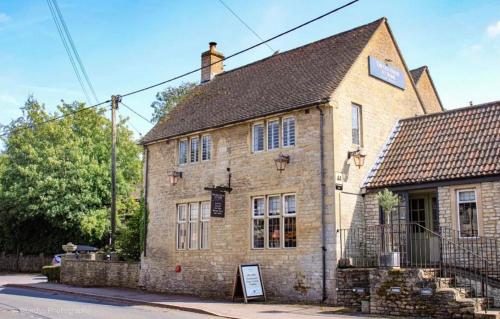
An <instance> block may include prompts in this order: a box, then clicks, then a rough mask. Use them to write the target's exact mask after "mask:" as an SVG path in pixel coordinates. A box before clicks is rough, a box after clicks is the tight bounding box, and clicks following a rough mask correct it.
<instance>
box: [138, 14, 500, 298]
mask: <svg viewBox="0 0 500 319" xmlns="http://www.w3.org/2000/svg"><path fill="white" fill-rule="evenodd" d="M223 57H224V55H223V54H222V53H221V52H219V51H217V46H216V44H215V43H213V42H212V43H210V48H209V50H208V51H206V52H204V53H202V66H203V67H204V69H203V72H202V79H201V80H202V81H201V82H202V83H201V84H200V85H199V86H198V87H196V88H195V89H194V90H193V91H192V93H191V94H190V95H189V96H188V97H187V98H185V99H184V100H183V101H182V102H181V103H179V105H178V106H177V107H175V108H174V109H173V110H172V111H171V112H170V113H169V114H168V115H167V116H166V117H165V118H164V119H162V120H161V121H160V122H159V123H158V124H157V125H156V126H155V127H154V128H153V129H152V130H151V131H150V132H149V133H148V134H147V135H146V136H145V137H144V138H143V140H142V144H143V145H144V148H145V163H146V164H145V184H146V192H145V193H146V201H147V207H148V211H149V216H148V223H147V229H146V230H147V236H146V245H145V251H144V255H143V257H142V261H141V279H140V283H141V285H142V286H143V287H144V288H146V289H149V290H156V291H166V292H170V293H189V294H197V295H202V296H215V297H222V298H227V297H230V296H231V294H232V289H233V284H234V280H235V274H236V269H237V266H238V265H240V264H244V263H258V264H260V265H261V267H262V276H263V281H264V285H265V289H266V293H267V296H268V298H271V299H275V300H286V301H308V302H322V301H326V302H330V303H333V302H336V299H337V298H336V297H337V295H338V294H341V293H342V292H341V290H339V291H337V288H338V286H337V267H338V262H339V260H342V259H345V258H347V259H349V258H351V257H350V256H347V252H346V250H345V243H346V242H347V241H346V239H345V238H341V236H340V234H341V231H340V230H341V229H353V230H354V229H357V228H360V227H365V226H366V225H367V224H368V223H371V222H373V223H377V221H381V220H380V219H379V215H377V214H378V212H379V210H378V204H377V202H376V201H377V199H376V196H375V195H374V194H375V193H374V192H373V193H370V192H371V190H372V186H373V189H374V190H376V188H377V185H376V184H375V183H376V181H377V180H378V178H379V177H378V176H382V175H380V174H382V172H383V170H382V168H383V167H384V165H383V164H382V159H381V158H383V157H380V156H379V155H380V152H381V150H382V149H385V150H387V149H388V147H389V146H390V143H387V140H388V137H389V136H392V137H393V138H397V135H396V134H395V133H394V132H395V130H401V128H402V127H404V125H405V123H411V121H413V120H412V118H414V117H415V116H418V117H416V119H417V121H418V120H419V119H425V118H433V116H436V117H438V116H440V115H439V114H441V113H436V115H426V114H429V113H435V112H440V111H442V105H441V102H440V101H439V97H438V95H437V92H436V90H435V87H434V85H433V84H432V80H431V78H430V75H429V73H428V70H427V68H423V69H422V70H420V69H417V70H420V71H419V72H416V71H412V72H410V70H409V69H408V68H407V66H406V63H405V61H404V59H403V56H402V54H401V52H400V50H399V48H398V46H397V44H396V41H395V39H394V37H393V34H392V32H391V30H390V27H389V25H388V23H387V20H386V19H385V18H382V19H379V20H376V21H374V22H372V23H369V24H366V25H363V26H361V27H357V28H355V29H352V30H349V31H345V32H342V33H339V34H336V35H334V36H332V37H329V38H326V39H323V40H320V41H317V42H313V43H310V44H307V45H305V46H302V47H299V48H296V49H293V50H290V51H286V52H283V53H279V54H275V55H273V56H270V57H268V58H265V59H263V60H260V61H257V62H254V63H251V64H248V65H245V66H243V67H240V68H237V69H234V70H230V71H224V70H223V63H222V59H223ZM417 73H419V74H417ZM414 77H415V79H416V80H415V81H414ZM442 114H443V116H444V117H446V116H449V115H447V114H451V113H442ZM408 118H410V119H408ZM403 119H406V120H403ZM422 121H423V120H422ZM395 127H396V128H395ZM490 133H491V132H490ZM497 133H498V130H497ZM437 135H438V136H441V135H439V134H437ZM497 136H498V135H497ZM426 138H427V135H424V136H422V139H423V140H424V141H425V140H426ZM452 138H455V137H450V139H447V142H446V143H451V144H453V143H454V142H453V141H452V140H451V139H452ZM496 143H497V144H496V145H497V146H498V140H497V142H496ZM446 146H448V144H446ZM391 147H392V146H391ZM429 147H431V146H429ZM422 151H423V152H427V153H429V152H430V151H429V150H428V149H427V148H425V147H423V148H422ZM427 153H423V154H422V156H424V155H425V154H427ZM429 154H430V153H429ZM433 154H434V153H433ZM496 156H497V159H498V148H497V153H496ZM403 160H404V161H409V160H410V159H409V158H404V159H403ZM372 167H375V168H376V169H372ZM366 176H370V177H369V179H368V180H367V179H366ZM384 176H385V175H384ZM390 176H392V175H390ZM383 186H384V187H385V186H387V187H391V186H392V185H383ZM433 187H434V186H433ZM443 191H444V190H443ZM214 192H215V193H219V194H224V196H223V198H224V200H225V202H224V203H223V204H222V206H218V207H217V209H214V207H213V205H212V203H211V199H212V197H211V195H212V193H214ZM366 192H367V193H366ZM365 193H366V194H365ZM488 196H489V195H488ZM442 200H444V197H443V198H441V197H440V198H439V199H437V201H439V202H441V201H442ZM220 204H221V203H220V202H219V203H217V205H220ZM369 205H373V207H371V206H369ZM401 205H402V204H401ZM401 205H400V206H401ZM494 205H498V202H496V204H494ZM373 214H376V216H378V217H374V219H373V220H370V218H369V217H368V216H372V215H373ZM360 242H361V240H360ZM343 244H344V246H343ZM356 254H358V256H360V254H359V251H357V252H356ZM370 258H371V257H370ZM351 259H352V258H351ZM351 259H350V260H351Z"/></svg>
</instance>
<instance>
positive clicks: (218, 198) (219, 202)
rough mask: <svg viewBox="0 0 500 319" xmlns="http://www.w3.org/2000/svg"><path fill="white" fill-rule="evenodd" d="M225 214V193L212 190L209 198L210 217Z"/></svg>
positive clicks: (222, 216)
mask: <svg viewBox="0 0 500 319" xmlns="http://www.w3.org/2000/svg"><path fill="white" fill-rule="evenodd" d="M225 216H226V193H225V192H223V191H217V190H212V198H211V200H210V217H219V218H224V217H225Z"/></svg>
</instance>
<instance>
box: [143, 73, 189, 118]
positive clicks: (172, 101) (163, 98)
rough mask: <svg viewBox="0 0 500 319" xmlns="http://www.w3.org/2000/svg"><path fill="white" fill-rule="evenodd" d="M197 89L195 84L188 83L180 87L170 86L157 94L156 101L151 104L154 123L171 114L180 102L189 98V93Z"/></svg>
mask: <svg viewBox="0 0 500 319" xmlns="http://www.w3.org/2000/svg"><path fill="white" fill-rule="evenodd" d="M195 87H196V84H195V83H192V82H186V83H182V84H181V85H179V86H178V87H172V86H169V87H167V88H166V89H165V90H163V91H161V92H158V93H156V101H154V102H153V103H151V107H152V108H153V117H152V119H151V120H152V121H153V122H155V123H156V122H158V121H159V120H160V119H161V118H162V117H164V116H165V115H166V114H168V112H170V111H171V110H172V109H173V108H174V107H175V106H176V105H177V104H179V102H181V101H182V100H184V99H185V98H186V97H188V96H189V93H191V92H192V90H193V89H194V88H195Z"/></svg>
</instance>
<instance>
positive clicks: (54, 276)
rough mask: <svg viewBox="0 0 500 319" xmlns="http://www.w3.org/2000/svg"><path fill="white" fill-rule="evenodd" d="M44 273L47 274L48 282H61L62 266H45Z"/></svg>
mask: <svg viewBox="0 0 500 319" xmlns="http://www.w3.org/2000/svg"><path fill="white" fill-rule="evenodd" d="M42 275H44V276H47V281H48V282H60V281H61V266H43V267H42Z"/></svg>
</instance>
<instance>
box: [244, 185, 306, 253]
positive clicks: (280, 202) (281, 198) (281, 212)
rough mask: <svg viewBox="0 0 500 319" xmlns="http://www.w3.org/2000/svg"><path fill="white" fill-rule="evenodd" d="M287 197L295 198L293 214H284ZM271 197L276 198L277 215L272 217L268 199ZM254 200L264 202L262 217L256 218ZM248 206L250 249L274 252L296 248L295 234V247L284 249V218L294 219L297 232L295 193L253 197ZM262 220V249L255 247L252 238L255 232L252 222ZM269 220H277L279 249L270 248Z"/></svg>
mask: <svg viewBox="0 0 500 319" xmlns="http://www.w3.org/2000/svg"><path fill="white" fill-rule="evenodd" d="M287 196H293V197H294V198H295V213H293V214H286V213H285V197H287ZM273 197H278V198H279V199H278V205H279V207H278V210H279V212H278V215H273V216H271V215H270V214H269V212H270V199H271V198H273ZM256 200H263V201H264V214H263V215H262V216H256V215H255V209H254V207H255V201H256ZM250 205H251V231H250V233H251V245H250V247H251V249H255V250H268V249H269V250H275V249H295V248H297V241H298V240H297V233H296V234H295V247H285V228H284V227H285V218H286V217H295V232H297V211H298V208H297V193H283V194H269V195H265V196H263V195H261V196H254V197H252V198H251V200H250ZM256 219H258V220H262V221H263V222H264V247H255V242H254V236H255V231H254V220H256ZM271 219H278V220H279V227H280V245H279V247H270V246H269V243H270V240H269V239H270V238H269V235H270V234H269V221H270V220H271Z"/></svg>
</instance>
